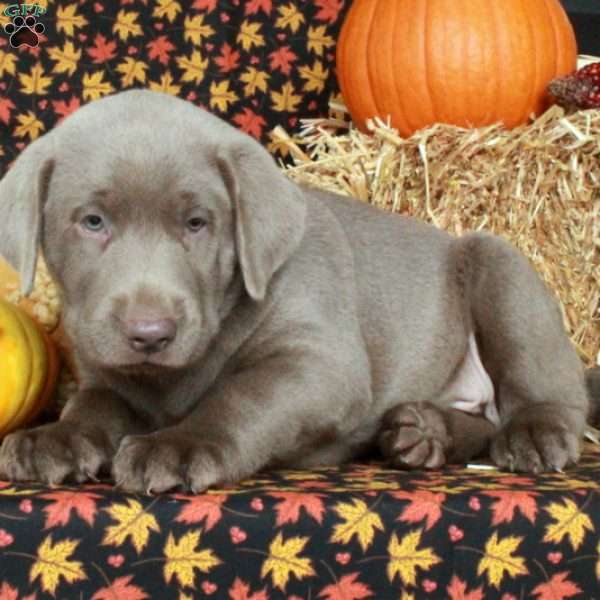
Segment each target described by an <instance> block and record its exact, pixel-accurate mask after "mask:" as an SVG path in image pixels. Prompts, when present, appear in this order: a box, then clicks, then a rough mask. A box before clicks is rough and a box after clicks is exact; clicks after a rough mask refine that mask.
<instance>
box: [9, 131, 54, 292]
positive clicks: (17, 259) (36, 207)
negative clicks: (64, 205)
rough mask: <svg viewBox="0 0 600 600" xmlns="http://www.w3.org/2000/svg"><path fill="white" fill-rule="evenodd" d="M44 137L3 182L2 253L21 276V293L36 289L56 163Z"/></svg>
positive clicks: (24, 152)
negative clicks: (43, 223)
mask: <svg viewBox="0 0 600 600" xmlns="http://www.w3.org/2000/svg"><path fill="white" fill-rule="evenodd" d="M47 148H48V143H47V141H46V139H45V138H41V139H40V140H37V141H36V142H33V143H32V144H30V145H29V146H28V147H27V148H26V149H25V150H24V151H23V152H22V153H21V154H20V155H19V157H18V158H17V160H16V161H15V163H14V165H13V166H12V167H11V169H10V170H9V171H8V172H7V173H6V175H5V176H4V177H3V179H2V181H0V254H1V255H2V256H3V257H4V258H5V259H6V260H7V261H8V263H9V264H10V265H12V266H13V267H14V268H15V269H16V270H17V271H18V272H19V273H20V275H21V293H22V294H24V295H28V294H29V293H30V292H31V290H32V288H33V279H34V276H35V267H36V263H37V254H38V247H39V244H40V236H41V233H42V213H43V210H44V204H45V201H46V196H47V192H48V185H49V182H50V177H51V175H52V170H53V168H54V161H53V160H52V158H50V157H48V154H47Z"/></svg>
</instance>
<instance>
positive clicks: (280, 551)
mask: <svg viewBox="0 0 600 600" xmlns="http://www.w3.org/2000/svg"><path fill="white" fill-rule="evenodd" d="M307 541H308V538H307V537H299V536H297V537H292V538H290V539H289V540H287V541H285V542H284V541H283V535H282V533H281V532H279V533H278V534H277V536H276V537H275V539H274V540H273V541H272V542H271V544H270V545H269V556H268V558H267V559H266V560H265V562H264V563H263V565H262V568H261V570H260V576H261V577H262V578H263V579H264V578H265V577H266V576H267V575H269V573H270V574H271V579H272V580H273V585H274V586H275V587H276V588H279V589H280V590H281V591H285V587H286V586H287V583H288V581H289V578H290V574H292V575H294V576H295V577H296V578H298V579H299V580H301V579H304V578H305V577H310V576H312V575H314V574H315V571H314V569H313V567H312V564H311V561H310V559H309V558H302V557H300V556H298V555H299V554H300V552H302V550H304V546H306V542H307Z"/></svg>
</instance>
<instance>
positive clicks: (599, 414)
mask: <svg viewBox="0 0 600 600" xmlns="http://www.w3.org/2000/svg"><path fill="white" fill-rule="evenodd" d="M585 384H586V386H587V390H588V394H589V396H590V419H589V420H590V423H591V424H592V425H600V366H598V367H592V368H591V369H588V370H587V371H586V372H585Z"/></svg>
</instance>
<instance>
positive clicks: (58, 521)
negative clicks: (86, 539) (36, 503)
mask: <svg viewBox="0 0 600 600" xmlns="http://www.w3.org/2000/svg"><path fill="white" fill-rule="evenodd" d="M101 497H102V496H99V495H98V494H93V493H92V492H80V491H63V490H58V491H56V492H49V493H46V494H41V495H40V498H44V500H53V502H52V503H51V504H49V505H48V506H45V507H44V512H45V513H46V523H45V524H44V527H45V528H46V529H48V528H49V527H56V526H58V525H63V526H64V525H67V523H68V522H69V520H70V518H71V512H72V511H73V510H74V511H75V512H76V513H77V515H78V516H79V518H81V519H83V520H84V521H85V522H86V523H87V524H88V525H93V524H94V518H95V516H96V513H97V511H98V509H97V507H96V500H99V499H100V498H101Z"/></svg>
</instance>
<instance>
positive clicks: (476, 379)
mask: <svg viewBox="0 0 600 600" xmlns="http://www.w3.org/2000/svg"><path fill="white" fill-rule="evenodd" d="M439 404H441V405H443V406H450V407H452V408H455V409H457V410H462V411H464V412H468V413H471V414H482V415H483V416H485V418H486V419H488V420H489V421H491V422H492V423H494V424H495V425H499V424H500V416H499V415H498V410H497V407H496V398H495V394H494V384H493V383H492V380H491V379H490V376H489V375H488V373H487V371H486V370H485V368H484V366H483V364H482V362H481V357H480V356H479V350H478V348H477V342H476V341H475V335H474V334H473V333H471V334H470V335H469V342H468V348H467V354H466V356H465V358H464V361H463V363H462V364H461V366H460V368H459V369H458V371H457V372H456V373H455V375H454V377H453V378H452V380H451V381H450V384H449V386H448V387H447V388H446V389H444V391H443V392H442V394H441V397H440V399H439Z"/></svg>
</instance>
